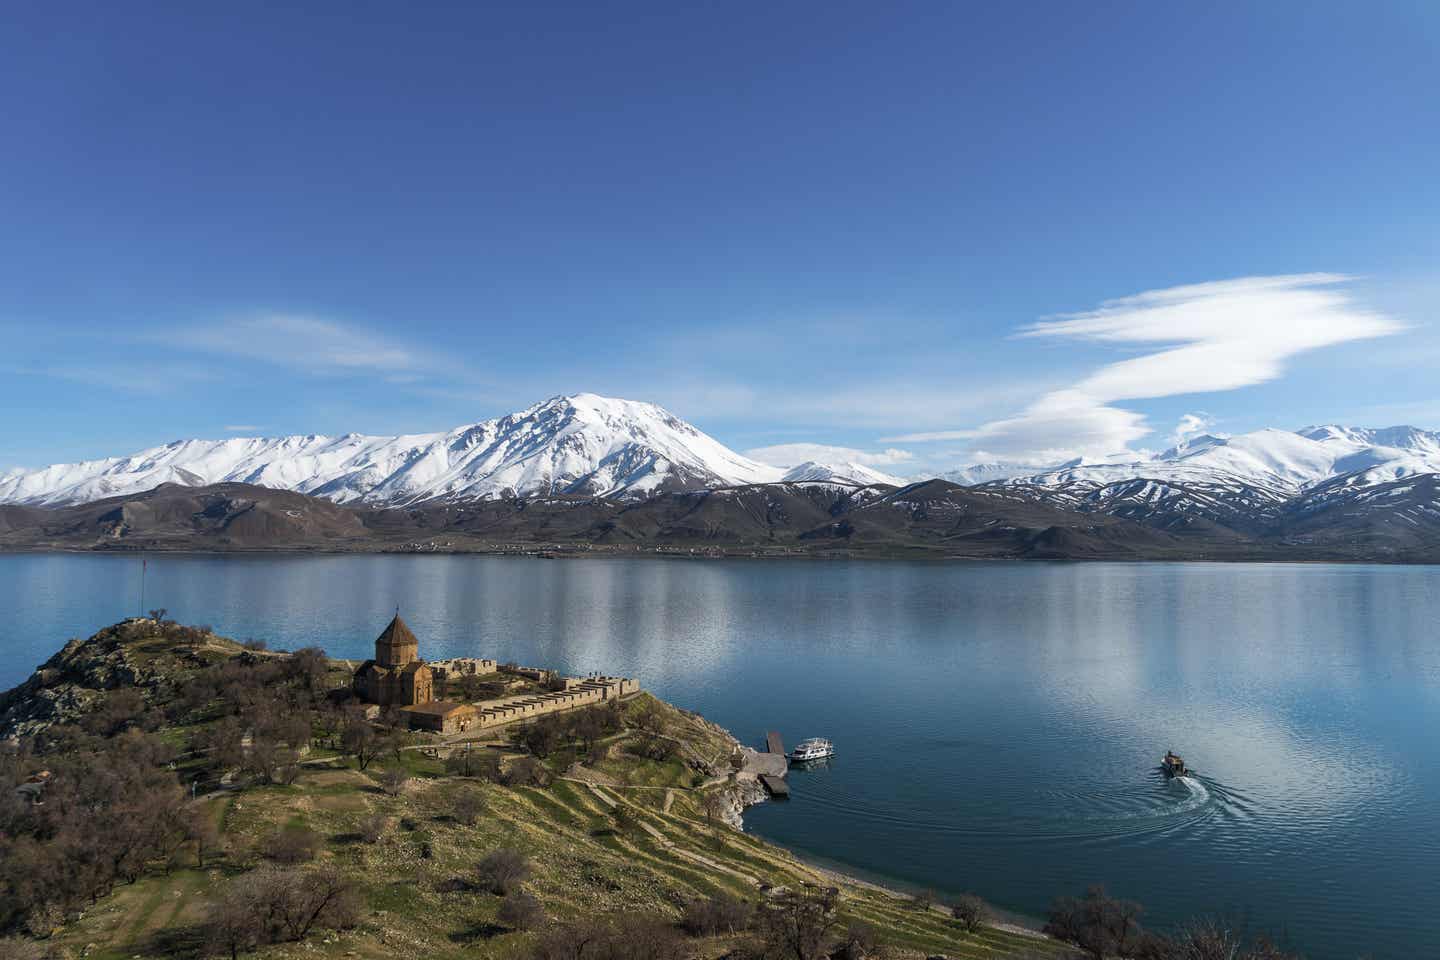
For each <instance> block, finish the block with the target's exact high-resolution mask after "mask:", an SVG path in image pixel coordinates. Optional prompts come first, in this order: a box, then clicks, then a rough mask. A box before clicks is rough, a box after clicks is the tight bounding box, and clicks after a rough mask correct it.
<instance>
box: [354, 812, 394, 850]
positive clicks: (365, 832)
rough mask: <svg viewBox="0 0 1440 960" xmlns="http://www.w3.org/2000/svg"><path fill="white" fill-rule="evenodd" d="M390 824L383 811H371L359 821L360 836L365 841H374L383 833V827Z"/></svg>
mask: <svg viewBox="0 0 1440 960" xmlns="http://www.w3.org/2000/svg"><path fill="white" fill-rule="evenodd" d="M389 825H390V818H389V817H387V816H385V814H383V813H372V814H371V815H370V816H368V817H366V818H365V819H364V820H361V821H360V837H361V839H363V840H364V841H365V842H366V843H375V842H376V841H378V840H379V839H380V838H381V837H382V836H384V835H385V828H386V827H387V826H389Z"/></svg>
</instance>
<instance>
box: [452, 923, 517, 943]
mask: <svg viewBox="0 0 1440 960" xmlns="http://www.w3.org/2000/svg"><path fill="white" fill-rule="evenodd" d="M509 932H510V928H509V927H502V926H501V925H500V924H498V923H475V924H471V925H470V926H469V927H466V928H465V929H464V930H456V931H455V932H454V933H452V934H450V942H451V943H477V942H479V941H481V940H489V939H490V938H491V937H496V936H499V935H500V934H502V933H509Z"/></svg>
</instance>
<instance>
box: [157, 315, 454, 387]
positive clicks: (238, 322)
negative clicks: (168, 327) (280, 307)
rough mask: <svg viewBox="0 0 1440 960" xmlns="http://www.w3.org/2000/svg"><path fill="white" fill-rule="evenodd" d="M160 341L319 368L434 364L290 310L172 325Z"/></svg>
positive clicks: (399, 374) (376, 337)
mask: <svg viewBox="0 0 1440 960" xmlns="http://www.w3.org/2000/svg"><path fill="white" fill-rule="evenodd" d="M164 338H165V340H166V341H167V342H168V343H170V344H172V345H174V346H178V347H184V348H187V349H190V350H195V351H199V352H202V353H212V354H220V355H224V356H231V357H240V358H244V359H248V360H258V361H261V362H264V363H272V364H277V365H280V366H287V367H299V368H302V369H307V370H312V371H316V372H323V373H382V374H386V375H388V376H391V377H395V378H401V379H403V378H405V377H407V376H409V375H412V374H413V373H414V372H415V371H419V370H422V369H425V368H427V367H429V366H431V365H433V364H434V360H433V358H430V357H427V356H424V355H423V354H421V353H420V352H419V351H417V350H415V349H414V348H412V347H409V346H406V345H404V344H401V343H397V342H396V341H394V340H391V339H389V338H387V337H384V336H381V335H380V334H377V333H374V332H371V331H368V330H365V329H363V328H361V327H357V326H354V325H351V324H345V323H340V322H338V321H335V320H327V319H322V318H318V317H312V316H304V315H300V314H292V313H264V314H256V315H249V316H244V317H238V318H234V319H230V320H225V321H221V322H218V323H213V324H209V325H205V326H193V327H186V328H183V329H181V330H172V331H169V332H167V333H166V334H165V335H164Z"/></svg>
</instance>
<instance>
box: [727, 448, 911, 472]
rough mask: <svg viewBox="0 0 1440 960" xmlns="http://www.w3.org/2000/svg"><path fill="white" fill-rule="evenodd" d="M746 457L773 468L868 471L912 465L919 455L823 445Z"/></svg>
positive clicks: (758, 452) (750, 452)
mask: <svg viewBox="0 0 1440 960" xmlns="http://www.w3.org/2000/svg"><path fill="white" fill-rule="evenodd" d="M745 456H747V457H749V458H750V459H752V460H759V461H760V462H761V463H768V464H770V465H771V466H773V467H785V468H789V467H794V466H798V465H799V464H802V463H805V462H806V461H809V460H814V461H817V462H820V463H858V464H862V465H863V466H867V467H890V466H895V465H897V464H906V463H910V462H911V461H913V460H914V459H915V454H913V453H911V452H910V451H909V450H896V449H893V448H891V449H887V450H858V449H856V448H854V447H833V446H829V445H827V444H823V443H779V444H775V445H773V446H768V447H755V448H753V449H750V450H746V451H745Z"/></svg>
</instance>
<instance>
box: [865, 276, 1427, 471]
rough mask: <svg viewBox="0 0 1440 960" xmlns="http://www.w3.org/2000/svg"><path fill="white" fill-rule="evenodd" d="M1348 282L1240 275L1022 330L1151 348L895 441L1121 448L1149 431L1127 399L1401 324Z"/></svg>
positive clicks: (1067, 452) (1037, 452)
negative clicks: (1009, 406) (1370, 305)
mask: <svg viewBox="0 0 1440 960" xmlns="http://www.w3.org/2000/svg"><path fill="white" fill-rule="evenodd" d="M1349 279H1350V278H1348V277H1345V276H1342V275H1338V274H1326V273H1311V274H1299V275H1293V276H1276V277H1246V278H1242V279H1238V280H1226V281H1219V282H1214V283H1201V284H1194V285H1190V286H1183V287H1173V288H1170V289H1168V290H1152V291H1149V292H1146V293H1141V294H1137V295H1136V296H1133V297H1125V298H1123V299H1119V300H1111V301H1108V302H1106V303H1104V304H1101V306H1100V307H1099V308H1097V309H1095V310H1091V311H1087V312H1084V313H1077V314H1070V315H1065V316H1060V317H1056V318H1052V319H1046V320H1043V321H1040V322H1038V323H1035V324H1033V325H1031V326H1029V327H1027V328H1026V329H1024V330H1022V331H1021V332H1020V333H1019V335H1018V336H1019V337H1020V338H1028V339H1040V338H1045V339H1056V340H1071V341H1091V342H1099V343H1106V344H1116V345H1120V344H1125V345H1140V346H1150V347H1154V348H1159V347H1161V346H1162V345H1166V344H1173V346H1169V347H1167V348H1165V349H1154V350H1153V352H1149V353H1144V354H1142V355H1141V356H1137V357H1132V358H1130V359H1127V360H1121V361H1118V362H1116V363H1111V364H1107V365H1105V366H1103V367H1101V368H1100V369H1098V370H1096V371H1095V372H1094V373H1092V374H1090V375H1089V376H1087V377H1085V378H1084V379H1082V380H1080V381H1079V382H1078V383H1075V384H1073V385H1071V386H1068V387H1065V388H1062V389H1059V390H1052V391H1050V392H1048V393H1046V394H1044V395H1042V396H1040V397H1039V398H1038V399H1036V400H1035V401H1034V402H1033V403H1031V404H1029V405H1028V406H1026V407H1025V408H1024V409H1023V410H1021V411H1020V412H1019V413H1017V414H1015V415H1014V416H1010V417H1006V418H1003V419H998V420H992V421H990V422H988V423H985V424H982V425H980V426H979V427H975V428H973V429H965V430H950V431H939V432H930V433H923V434H905V435H901V436H899V437H895V438H891V439H892V440H893V441H894V442H919V441H921V440H922V439H924V440H955V439H964V440H969V441H971V442H972V443H974V444H975V445H977V446H983V447H984V449H985V450H986V451H987V452H988V453H989V454H991V455H995V456H1002V457H1012V458H1026V459H1032V460H1041V461H1060V460H1066V459H1070V458H1073V457H1077V456H1084V457H1092V458H1101V457H1106V456H1110V455H1114V454H1115V453H1117V452H1121V451H1124V450H1126V449H1128V448H1129V447H1130V445H1131V444H1132V443H1134V442H1135V441H1136V440H1139V439H1140V438H1141V437H1143V436H1145V435H1146V434H1148V433H1150V432H1151V429H1150V427H1149V426H1148V425H1147V424H1146V423H1145V417H1144V415H1143V414H1140V413H1137V412H1135V411H1133V410H1127V409H1124V408H1121V407H1117V406H1114V405H1113V404H1114V403H1116V402H1118V401H1124V400H1139V399H1146V398H1155V397H1169V396H1177V395H1182V394H1191V393H1209V392H1215V391H1224V390H1236V389H1239V388H1241V387H1247V386H1251V385H1254V384H1258V383H1264V382H1266V381H1269V380H1274V379H1276V378H1277V377H1279V376H1281V374H1282V373H1283V372H1284V368H1285V362H1286V361H1287V360H1288V359H1289V358H1291V357H1293V356H1295V355H1296V354H1299V353H1303V352H1305V351H1308V350H1315V349H1318V348H1320V347H1326V346H1331V345H1334V344H1339V343H1345V342H1348V341H1352V340H1362V339H1366V338H1370V337H1383V336H1387V335H1389V334H1393V333H1398V332H1400V331H1401V330H1402V329H1404V327H1403V325H1402V324H1400V323H1398V322H1397V321H1395V320H1393V319H1391V318H1389V317H1387V316H1385V315H1383V314H1380V313H1376V312H1374V311H1371V310H1368V309H1365V308H1363V307H1361V306H1359V305H1357V304H1356V303H1354V302H1353V301H1352V299H1351V298H1350V297H1349V296H1348V295H1347V294H1346V292H1345V291H1344V290H1343V289H1341V285H1342V284H1344V283H1345V282H1346V281H1347V280H1349Z"/></svg>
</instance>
